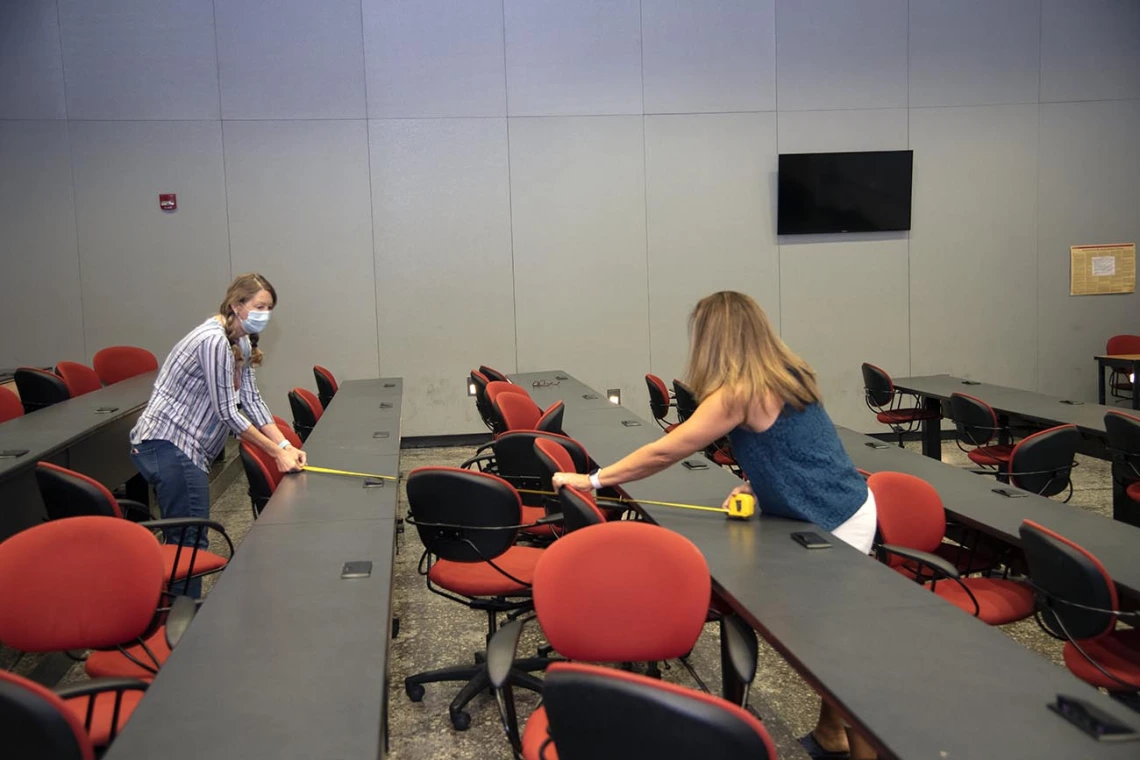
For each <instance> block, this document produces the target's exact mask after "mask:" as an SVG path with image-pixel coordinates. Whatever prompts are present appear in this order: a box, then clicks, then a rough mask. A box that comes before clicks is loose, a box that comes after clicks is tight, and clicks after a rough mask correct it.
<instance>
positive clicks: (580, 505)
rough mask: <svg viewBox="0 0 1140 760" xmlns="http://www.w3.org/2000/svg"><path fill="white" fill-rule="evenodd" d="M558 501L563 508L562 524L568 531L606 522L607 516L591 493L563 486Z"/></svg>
mask: <svg viewBox="0 0 1140 760" xmlns="http://www.w3.org/2000/svg"><path fill="white" fill-rule="evenodd" d="M558 501H559V504H560V506H561V509H562V524H563V525H564V526H565V528H566V532H567V533H572V532H574V531H576V530H580V529H581V528H588V527H590V526H591V525H601V524H602V523H604V522H606V516H605V515H604V514H603V513H602V511H601V510H600V509H598V505H597V502H595V501H594V499H593V497H591V496H590V495H589V494H585V493H582V492H580V491H576V490H574V489H573V488H562V489H559V491H558Z"/></svg>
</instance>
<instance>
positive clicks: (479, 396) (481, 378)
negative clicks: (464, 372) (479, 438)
mask: <svg viewBox="0 0 1140 760" xmlns="http://www.w3.org/2000/svg"><path fill="white" fill-rule="evenodd" d="M489 382H491V381H490V380H488V379H487V376H486V375H484V374H483V373H482V372H480V371H479V370H477V369H473V370H471V383H472V385H474V386H475V408H476V409H477V410H478V411H479V417H480V419H482V420H483V424H484V425H486V426H487V428H488V429H489V430H494V429H495V426H494V425H493V424H492V419H493V417H492V413H491V402H490V401H488V400H487V383H489Z"/></svg>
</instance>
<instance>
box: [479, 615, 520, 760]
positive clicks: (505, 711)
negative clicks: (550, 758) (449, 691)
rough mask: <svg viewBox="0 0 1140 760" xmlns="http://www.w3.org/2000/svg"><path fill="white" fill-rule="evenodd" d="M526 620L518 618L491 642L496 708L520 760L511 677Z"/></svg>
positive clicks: (490, 669)
mask: <svg viewBox="0 0 1140 760" xmlns="http://www.w3.org/2000/svg"><path fill="white" fill-rule="evenodd" d="M525 624H526V620H525V619H516V620H512V621H511V622H509V623H507V624H506V625H504V626H503V627H502V628H500V629H499V630H498V631H497V632H496V633H495V635H494V636H492V637H491V640H490V641H488V642H487V675H488V677H489V679H490V681H491V687H492V689H493V690H494V692H495V705H496V706H497V707H498V709H499V719H500V720H501V721H502V722H503V730H504V731H505V732H506V734H507V739H508V741H510V743H511V751H512V752H513V753H514V756H515V757H516V758H521V757H522V738H521V736H520V734H519V719H518V712H517V710H516V709H515V695H514V692H513V691H512V690H511V685H510V682H509V678H510V675H511V667H512V666H513V665H514V663H515V653H516V652H517V651H518V647H519V637H520V636H521V635H522V629H523V625H525Z"/></svg>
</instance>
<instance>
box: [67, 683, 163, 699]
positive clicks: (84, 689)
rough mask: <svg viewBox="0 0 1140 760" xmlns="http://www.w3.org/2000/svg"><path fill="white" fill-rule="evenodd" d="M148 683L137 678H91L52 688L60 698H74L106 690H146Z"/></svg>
mask: <svg viewBox="0 0 1140 760" xmlns="http://www.w3.org/2000/svg"><path fill="white" fill-rule="evenodd" d="M148 686H150V683H148V682H147V681H140V680H139V679H137V678H92V679H91V680H90V681H84V682H82V683H79V684H75V685H74V686H63V687H61V688H58V689H53V691H54V692H55V694H56V696H58V697H59V698H60V699H75V698H76V697H86V696H90V695H92V694H102V693H104V692H108V691H146V690H147V687H148Z"/></svg>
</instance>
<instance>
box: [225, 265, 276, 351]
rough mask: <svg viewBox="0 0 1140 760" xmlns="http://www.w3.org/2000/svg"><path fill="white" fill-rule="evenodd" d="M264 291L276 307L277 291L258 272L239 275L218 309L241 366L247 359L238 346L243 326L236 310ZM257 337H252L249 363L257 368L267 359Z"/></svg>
mask: <svg viewBox="0 0 1140 760" xmlns="http://www.w3.org/2000/svg"><path fill="white" fill-rule="evenodd" d="M263 290H267V291H269V296H270V298H272V299H273V306H276V305H277V291H276V290H275V289H274V288H273V285H272V284H271V283H270V282H269V280H267V279H265V277H264V276H262V275H260V274H257V273H256V272H249V273H247V274H239V275H238V276H237V277H235V278H234V281H233V282H231V283H230V287H229V289H228V290H226V296H225V298H223V299H222V305H221V306H219V307H218V316H219V317H221V318H222V324H223V325H225V328H226V337H227V338H229V341H230V346H231V348H232V349H233V352H234V361H236V362H238V363H239V364H240V363H241V362H242V361H243V360H244V358H245V357H244V356H242V352H241V346H239V345H238V340H240V338H241V336H240V335H238V331H239V330H240V329H241V324H240V320H238V317H237V314H236V313H235V312H234V309H235V308H236V307H238V306H240V305H242V304H244V303H245V302H246V301H248V300H249V299H251V298H253V297H254V296H255V295H257V294H258V293H260V292H261V291H263ZM256 337H257V336H255V335H251V336H250V344H251V346H250V348H251V350H250V352H249V363H250V364H252V365H253V366H255V367H256V366H257V365H259V364H261V360H262V359H264V358H265V355H264V354H263V353H261V349H260V348H258V347H257V341H256Z"/></svg>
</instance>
